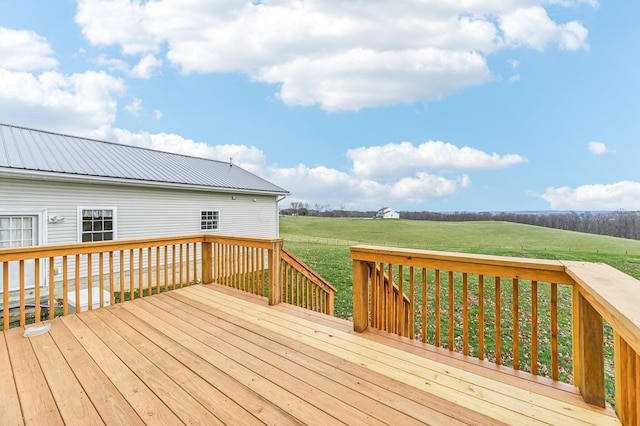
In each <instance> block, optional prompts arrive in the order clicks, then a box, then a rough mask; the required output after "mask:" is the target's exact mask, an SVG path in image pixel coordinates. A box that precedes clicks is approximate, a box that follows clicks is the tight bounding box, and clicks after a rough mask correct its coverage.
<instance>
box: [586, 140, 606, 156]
mask: <svg viewBox="0 0 640 426" xmlns="http://www.w3.org/2000/svg"><path fill="white" fill-rule="evenodd" d="M587 147H588V149H589V152H591V153H592V154H596V155H599V154H606V153H608V152H609V148H607V145H605V144H603V143H602V142H596V141H591V142H589V143H588V144H587Z"/></svg>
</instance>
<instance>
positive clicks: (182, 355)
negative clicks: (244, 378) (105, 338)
mask: <svg viewBox="0 0 640 426" xmlns="http://www.w3.org/2000/svg"><path fill="white" fill-rule="evenodd" d="M117 316H118V317H119V318H122V320H123V321H125V322H126V323H127V324H129V325H131V326H132V327H134V328H135V329H137V330H144V335H145V336H147V337H149V338H150V339H152V340H153V342H154V343H155V344H156V345H158V346H160V347H161V348H162V349H163V350H164V351H166V352H167V353H168V354H170V355H171V356H173V357H174V358H175V359H179V360H180V361H181V362H182V363H184V364H185V365H186V366H188V367H189V368H190V369H191V370H192V371H194V372H197V374H198V375H199V376H200V377H202V378H203V379H205V380H206V381H207V382H208V383H210V384H211V385H212V386H214V387H215V388H216V389H218V390H219V391H220V392H221V393H223V394H224V395H227V396H228V397H229V398H231V399H233V400H234V401H236V402H238V403H240V404H241V405H242V407H243V408H244V410H246V411H247V412H249V413H251V414H252V415H254V416H255V417H256V418H258V419H259V420H260V421H262V422H264V423H266V424H274V425H293V424H297V422H295V421H294V419H293V417H291V416H290V415H288V414H287V413H285V412H284V411H282V410H279V409H277V408H276V407H275V406H274V405H273V404H272V403H270V402H269V401H268V399H267V398H266V397H267V395H264V396H263V395H259V394H257V393H256V392H254V391H253V390H251V389H250V388H249V387H247V386H245V385H243V384H241V383H239V382H237V381H235V380H234V379H233V378H231V377H229V376H228V375H227V374H225V373H224V372H223V371H221V370H219V369H218V368H217V367H216V366H215V365H213V364H212V363H211V362H209V360H208V359H205V358H202V357H200V356H198V355H196V354H194V353H193V352H191V351H190V350H189V349H187V348H185V347H184V346H182V345H176V341H175V340H173V339H171V338H170V337H168V336H166V335H165V334H163V333H162V331H160V330H158V329H156V328H154V327H151V326H150V324H148V323H146V322H145V321H143V320H142V319H141V318H139V317H137V316H135V315H134V314H133V313H131V312H129V311H128V310H126V309H120V310H118V311H117Z"/></svg>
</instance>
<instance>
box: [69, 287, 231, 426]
mask: <svg viewBox="0 0 640 426" xmlns="http://www.w3.org/2000/svg"><path fill="white" fill-rule="evenodd" d="M137 300H142V299H137ZM78 317H79V318H80V320H81V321H82V322H84V323H85V324H86V325H87V326H88V327H89V328H91V330H92V331H93V332H94V333H95V334H96V336H98V337H99V338H100V339H101V340H102V342H103V343H104V344H105V345H106V346H107V347H108V348H109V349H110V350H111V351H112V352H113V353H114V354H115V355H116V356H118V358H120V360H122V361H123V362H124V363H125V364H126V365H127V367H128V368H129V369H130V370H131V371H133V372H134V373H135V375H136V376H138V377H139V378H140V379H141V380H142V381H143V382H144V383H145V385H146V386H148V387H149V389H151V390H152V391H153V392H154V393H155V394H156V395H157V396H158V398H160V399H161V400H162V401H163V402H164V404H165V405H166V406H167V407H169V409H171V411H173V413H174V414H175V415H176V416H178V417H179V418H180V420H181V421H182V422H184V423H188V424H211V425H215V424H222V422H220V421H219V420H218V419H217V418H216V417H215V416H214V415H213V414H212V413H211V412H210V411H209V410H208V409H207V408H206V407H204V406H203V405H202V404H200V403H199V402H198V401H197V400H195V399H194V398H193V397H192V396H191V395H189V394H188V393H187V392H186V391H185V390H184V389H182V388H181V387H180V386H178V385H177V384H176V382H174V381H173V380H171V378H170V377H169V376H168V375H167V374H166V373H165V372H164V371H162V369H161V368H159V367H158V366H157V365H155V364H154V363H153V362H151V361H150V360H149V359H147V358H146V357H145V356H144V355H143V354H141V353H140V352H139V351H137V350H136V349H135V348H133V347H132V346H131V345H130V344H129V343H128V342H127V341H126V340H125V339H124V338H122V337H121V336H120V335H119V334H118V333H116V332H114V331H113V329H111V328H110V327H109V325H108V324H106V323H105V322H104V321H102V320H100V318H98V316H97V314H96V313H94V312H84V313H82V314H79V315H78Z"/></svg>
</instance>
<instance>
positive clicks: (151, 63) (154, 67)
mask: <svg viewBox="0 0 640 426" xmlns="http://www.w3.org/2000/svg"><path fill="white" fill-rule="evenodd" d="M161 66H162V59H158V58H156V57H155V56H154V55H152V54H148V55H145V56H144V57H143V58H142V59H140V62H138V64H137V65H136V66H135V67H133V69H132V70H131V73H130V75H131V77H135V78H142V79H144V80H148V79H150V78H151V77H152V76H153V75H155V74H156V73H158V69H159V68H160V67H161Z"/></svg>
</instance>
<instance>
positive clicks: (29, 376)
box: [4, 327, 64, 425]
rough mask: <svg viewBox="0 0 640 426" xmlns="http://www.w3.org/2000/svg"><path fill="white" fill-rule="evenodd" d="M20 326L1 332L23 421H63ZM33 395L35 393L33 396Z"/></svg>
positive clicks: (29, 343) (33, 422) (57, 422)
mask: <svg viewBox="0 0 640 426" xmlns="http://www.w3.org/2000/svg"><path fill="white" fill-rule="evenodd" d="M23 332H24V329H23V328H22V327H19V328H14V329H11V330H7V331H5V332H4V336H5V339H6V342H7V349H8V352H9V359H10V362H11V367H12V369H13V374H14V378H15V382H16V389H17V391H18V398H19V399H20V407H21V409H22V414H23V416H24V422H25V423H26V424H29V423H32V424H35V423H37V422H40V421H42V419H47V422H48V424H51V425H62V424H64V422H63V420H62V417H61V416H60V412H59V411H58V407H57V405H56V402H55V400H54V398H53V395H52V394H51V391H50V390H49V384H48V383H47V380H46V378H45V377H44V374H43V373H42V370H41V369H40V365H39V364H38V359H37V358H36V354H35V352H34V351H33V348H32V347H31V342H30V340H29V338H26V337H23V336H22V333H23ZM34 395H37V397H36V398H34Z"/></svg>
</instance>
